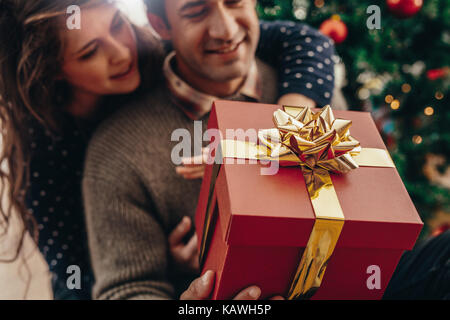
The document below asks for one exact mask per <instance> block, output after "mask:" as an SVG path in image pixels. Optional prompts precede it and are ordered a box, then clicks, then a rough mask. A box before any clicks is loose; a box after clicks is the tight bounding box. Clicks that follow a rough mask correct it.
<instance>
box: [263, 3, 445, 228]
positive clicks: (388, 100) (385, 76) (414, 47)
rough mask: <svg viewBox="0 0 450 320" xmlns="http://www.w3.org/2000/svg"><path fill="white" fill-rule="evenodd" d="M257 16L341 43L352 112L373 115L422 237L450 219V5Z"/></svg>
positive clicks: (274, 11) (312, 9)
mask: <svg viewBox="0 0 450 320" xmlns="http://www.w3.org/2000/svg"><path fill="white" fill-rule="evenodd" d="M373 5H375V6H373ZM258 12H259V15H260V17H261V18H262V19H265V20H292V21H298V22H304V23H307V24H309V25H311V26H313V27H316V28H317V29H320V30H321V31H322V32H323V33H325V34H327V35H328V36H330V37H331V38H332V39H334V40H335V45H336V52H337V55H338V56H339V58H340V59H341V60H342V62H343V64H344V65H345V70H346V85H345V86H344V87H343V88H342V91H343V93H344V95H345V98H346V100H347V103H348V105H349V109H350V110H361V111H369V112H371V113H372V116H373V117H374V119H375V120H376V123H377V126H378V128H379V130H380V132H381V134H382V136H383V139H384V141H385V143H386V145H387V147H388V149H389V151H390V153H391V156H392V158H393V160H394V162H395V165H396V167H397V169H398V171H399V173H400V175H401V177H402V180H403V182H404V184H405V186H406V188H407V190H408V192H409V194H410V196H411V198H412V200H413V202H414V204H415V206H416V208H417V210H418V212H419V214H420V216H421V218H422V220H423V221H424V222H425V225H424V228H423V231H422V236H424V235H427V234H429V233H430V231H431V230H430V229H431V228H430V223H429V222H430V221H431V219H432V218H433V216H436V215H438V214H439V215H440V216H445V219H447V221H449V220H448V216H449V214H450V165H449V160H450V108H449V107H450V106H449V105H448V101H449V100H448V88H449V85H450V68H449V67H450V56H449V52H450V50H449V49H450V48H449V47H450V1H448V0H427V1H422V0H386V1H366V0H346V1H339V0H315V1H308V0H259V1H258ZM445 219H444V220H445ZM441 223H442V222H441Z"/></svg>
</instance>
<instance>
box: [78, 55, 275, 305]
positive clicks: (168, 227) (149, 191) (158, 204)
mask: <svg viewBox="0 0 450 320" xmlns="http://www.w3.org/2000/svg"><path fill="white" fill-rule="evenodd" d="M258 69H259V72H260V74H261V76H262V79H263V98H262V101H261V102H265V103H274V102H275V99H276V74H275V72H274V71H273V70H272V69H271V68H269V67H268V66H266V65H263V64H262V63H261V62H258ZM234 98H236V97H234ZM237 98H238V99H243V97H242V96H241V97H237ZM171 101H172V100H171V97H170V93H169V92H168V90H167V89H165V87H163V86H161V87H159V88H156V89H155V90H154V91H153V92H151V93H150V94H148V95H147V96H145V97H144V98H141V99H139V100H138V101H135V102H134V103H132V104H130V105H129V106H124V107H123V108H122V109H121V110H119V111H118V112H116V113H115V114H114V115H113V116H112V117H111V118H110V119H108V120H106V121H105V122H104V123H103V124H102V125H101V126H100V127H99V129H98V130H97V132H96V134H95V135H94V137H93V139H92V141H91V143H90V146H89V149H88V153H87V158H86V162H85V172H84V178H83V197H84V204H85V212H86V224H87V230H88V240H89V247H90V255H91V260H92V267H93V270H94V274H95V278H96V283H95V286H94V289H93V297H94V298H95V299H177V298H178V297H179V295H180V293H181V292H182V291H184V290H185V289H186V288H187V285H188V284H189V282H190V281H192V277H193V276H188V275H182V274H179V273H176V272H175V271H174V268H173V266H172V263H171V257H170V253H169V251H168V250H169V249H168V240H167V239H168V235H169V234H170V232H171V231H172V230H173V228H174V227H175V226H176V225H177V224H178V223H179V222H180V221H181V218H182V217H183V216H185V215H187V216H190V217H192V218H193V216H194V213H195V208H196V204H197V199H198V195H199V190H200V185H201V180H200V179H197V180H185V179H183V178H182V177H181V176H179V175H177V174H176V173H175V167H176V166H175V165H174V164H173V163H172V161H171V151H172V148H173V147H174V146H175V145H176V144H178V143H179V142H178V141H171V134H172V132H173V131H174V130H175V129H177V128H186V129H187V130H189V132H190V133H191V135H192V137H193V136H194V122H193V121H192V120H190V119H189V118H188V117H186V116H185V114H184V113H183V112H182V111H181V110H180V108H178V107H177V106H176V105H175V104H174V103H173V102H171ZM207 118H208V116H205V117H204V118H203V119H201V120H202V121H203V129H204V130H205V129H206V125H207ZM195 276H197V275H195Z"/></svg>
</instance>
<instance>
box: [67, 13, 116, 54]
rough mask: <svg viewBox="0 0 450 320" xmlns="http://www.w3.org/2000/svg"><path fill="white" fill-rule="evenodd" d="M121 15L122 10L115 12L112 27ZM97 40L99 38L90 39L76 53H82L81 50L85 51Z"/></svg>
mask: <svg viewBox="0 0 450 320" xmlns="http://www.w3.org/2000/svg"><path fill="white" fill-rule="evenodd" d="M119 16H120V10H119V9H117V10H116V12H115V14H114V17H113V18H112V20H111V26H110V28H111V27H112V26H113V25H114V24H115V22H116V20H117V19H118V17H119ZM96 41H97V39H93V40H91V41H89V42H88V43H87V44H86V45H84V46H83V47H82V48H81V49H80V50H78V51H77V52H75V55H76V54H78V53H80V52H82V51H84V50H85V49H87V48H88V47H90V46H91V45H92V44H94V43H95V42H96Z"/></svg>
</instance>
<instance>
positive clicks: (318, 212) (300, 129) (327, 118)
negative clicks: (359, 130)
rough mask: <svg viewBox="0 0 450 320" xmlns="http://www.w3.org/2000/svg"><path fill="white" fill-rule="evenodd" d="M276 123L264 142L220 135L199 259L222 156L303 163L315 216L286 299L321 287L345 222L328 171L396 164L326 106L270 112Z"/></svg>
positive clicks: (209, 230)
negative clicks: (364, 142) (361, 139)
mask: <svg viewBox="0 0 450 320" xmlns="http://www.w3.org/2000/svg"><path fill="white" fill-rule="evenodd" d="M273 121H274V124H275V126H276V128H272V129H264V130H260V131H259V133H258V139H259V141H260V142H261V143H262V145H261V144H259V145H258V144H255V143H251V142H244V141H237V140H222V141H221V144H220V148H218V149H217V151H218V154H217V155H216V160H220V161H215V163H214V165H213V166H214V167H213V173H212V177H211V183H210V190H209V195H208V203H207V209H206V215H205V223H204V226H203V236H202V242H201V246H200V265H203V263H204V260H205V256H206V252H207V249H208V245H209V242H210V237H211V234H212V225H213V224H214V215H213V208H212V207H213V194H214V188H215V182H216V179H217V176H218V173H219V170H220V163H222V160H223V158H241V159H254V160H272V161H279V162H280V164H282V165H291V166H292V165H295V166H301V170H302V173H303V177H304V179H305V182H306V186H307V189H308V193H309V196H310V199H311V203H312V206H313V209H314V214H315V216H316V220H315V223H314V227H313V229H312V232H311V235H310V237H309V240H308V243H307V245H306V247H305V250H304V252H303V255H302V258H301V260H300V263H299V266H298V268H297V272H296V274H295V276H294V279H293V281H292V285H291V287H290V289H289V294H288V298H289V299H305V298H310V297H311V296H312V295H313V294H314V293H315V292H316V291H317V289H318V288H319V287H320V285H321V282H322V279H323V276H324V274H325V269H326V266H327V264H328V261H329V259H330V258H331V255H332V254H333V251H334V248H335V246H336V243H337V241H338V239H339V236H340V233H341V230H342V227H343V225H344V220H345V218H344V214H343V212H342V209H341V206H340V204H339V200H338V197H337V194H336V191H335V189H334V186H333V183H332V180H331V177H330V175H329V172H334V173H346V172H349V171H350V170H353V169H356V168H358V167H359V166H375V167H394V163H393V162H392V159H391V158H390V156H389V154H388V153H387V152H386V150H383V149H374V148H361V147H360V144H359V142H358V141H357V140H356V139H355V138H353V137H352V136H351V135H350V131H349V128H350V126H351V120H344V119H335V118H334V115H333V112H332V110H331V108H330V106H325V107H324V108H322V109H321V110H320V111H319V112H317V113H313V112H312V111H311V109H309V108H307V107H288V106H284V107H283V110H277V111H275V112H274V115H273Z"/></svg>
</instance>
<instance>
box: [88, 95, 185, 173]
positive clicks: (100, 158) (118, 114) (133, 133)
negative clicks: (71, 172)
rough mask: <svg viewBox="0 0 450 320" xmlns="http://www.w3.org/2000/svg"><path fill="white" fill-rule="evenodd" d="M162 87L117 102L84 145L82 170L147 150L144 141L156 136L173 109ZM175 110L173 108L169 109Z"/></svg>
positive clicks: (128, 158)
mask: <svg viewBox="0 0 450 320" xmlns="http://www.w3.org/2000/svg"><path fill="white" fill-rule="evenodd" d="M173 109H174V107H173V103H172V102H171V100H170V96H169V94H168V92H167V90H166V89H165V88H164V87H162V86H161V87H158V88H155V89H154V90H152V91H151V92H148V93H145V94H142V95H140V96H139V97H135V98H133V99H132V100H130V101H128V102H127V103H126V105H123V106H121V107H120V108H119V109H118V110H117V111H115V112H114V113H113V114H112V115H110V116H109V117H108V118H106V119H105V120H103V122H102V123H101V124H100V125H99V126H98V128H97V129H96V131H95V132H94V134H93V136H92V138H91V140H90V142H89V146H88V150H87V155H86V161H85V170H86V169H89V168H91V169H92V170H99V169H100V167H102V166H103V167H104V166H109V167H111V166H113V165H117V166H119V165H124V164H127V165H130V164H131V163H133V162H136V160H138V157H139V155H142V154H143V153H148V152H149V150H150V149H149V148H148V147H147V144H151V143H152V140H157V139H158V136H157V135H158V131H159V129H160V128H162V127H163V126H164V122H165V121H167V120H166V119H167V118H168V116H167V115H164V112H166V113H170V112H171V111H170V110H173ZM173 112H176V111H173Z"/></svg>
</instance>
